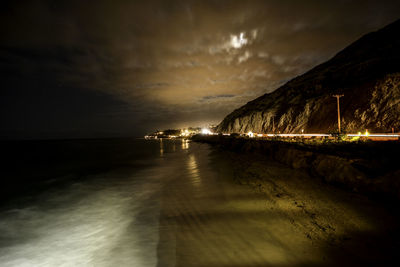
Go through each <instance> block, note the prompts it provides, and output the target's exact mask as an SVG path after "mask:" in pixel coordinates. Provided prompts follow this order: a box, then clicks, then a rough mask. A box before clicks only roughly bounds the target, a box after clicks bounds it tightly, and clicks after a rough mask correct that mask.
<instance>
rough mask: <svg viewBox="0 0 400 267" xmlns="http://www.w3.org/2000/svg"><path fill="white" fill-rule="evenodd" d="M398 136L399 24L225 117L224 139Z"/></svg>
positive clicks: (364, 40)
mask: <svg viewBox="0 0 400 267" xmlns="http://www.w3.org/2000/svg"><path fill="white" fill-rule="evenodd" d="M334 94H344V97H342V98H340V111H341V117H342V119H341V124H342V129H344V130H346V131H351V132H358V131H364V130H365V129H368V130H370V131H373V132H391V131H392V128H394V130H395V131H397V132H398V131H400V20H398V21H396V22H394V23H392V24H390V25H388V26H386V27H385V28H383V29H381V30H379V31H376V32H373V33H369V34H367V35H365V36H363V37H362V38H360V39H359V40H357V41H356V42H354V43H353V44H351V45H350V46H348V47H347V48H345V49H344V50H342V51H341V52H339V53H338V54H337V55H336V56H334V57H333V58H332V59H331V60H329V61H327V62H325V63H323V64H321V65H319V66H317V67H315V68H313V69H312V70H310V71H308V72H307V73H305V74H303V75H301V76H299V77H296V78H294V79H293V80H291V81H289V82H288V83H286V84H285V85H283V86H282V87H280V88H278V89H277V90H276V91H274V92H272V93H269V94H265V95H263V96H261V97H259V98H257V99H255V100H253V101H250V102H248V103H247V104H246V105H244V106H242V107H241V108H239V109H236V110H235V111H233V112H232V113H231V114H229V115H228V116H227V117H225V119H224V120H223V121H222V122H221V123H220V124H219V125H218V126H217V131H219V132H224V133H233V132H236V133H245V132H248V131H253V132H256V133H266V132H272V131H273V125H274V126H275V132H281V133H300V132H301V130H302V129H304V132H329V131H334V130H336V129H337V104H336V98H333V97H332V95H334Z"/></svg>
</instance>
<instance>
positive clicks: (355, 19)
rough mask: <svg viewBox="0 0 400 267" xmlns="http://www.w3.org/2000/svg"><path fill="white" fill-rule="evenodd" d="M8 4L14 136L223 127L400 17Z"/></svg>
mask: <svg viewBox="0 0 400 267" xmlns="http://www.w3.org/2000/svg"><path fill="white" fill-rule="evenodd" d="M3 2H4V1H3ZM3 2H2V7H1V9H0V71H1V89H0V90H1V98H0V105H1V106H0V111H1V117H0V125H1V131H0V137H8V138H10V137H11V138H21V137H22V138H48V137H55V138H59V137H101V136H129V135H133V136H137V135H142V134H144V133H146V132H152V131H154V130H156V129H164V128H174V127H185V126H197V125H198V126H204V125H207V124H209V123H214V124H217V123H218V122H220V121H221V120H222V119H223V117H224V116H226V115H227V114H228V113H230V112H231V111H232V110H233V109H235V108H238V107H240V106H242V105H243V104H245V103H246V102H248V101H250V100H252V99H254V98H256V97H258V96H260V95H262V94H264V93H267V92H272V91H273V90H275V89H276V88H277V87H279V86H280V85H282V84H283V83H285V82H286V81H288V80H290V79H291V78H293V77H295V76H297V75H299V74H302V73H304V72H305V71H307V70H308V69H310V68H312V67H313V66H315V65H317V64H319V63H322V62H324V61H326V60H327V59H329V58H331V57H332V56H333V55H334V54H336V53H337V52H338V51H339V50H341V49H343V48H344V47H346V46H347V45H348V44H350V43H351V42H353V41H355V40H356V39H358V38H359V37H361V36H362V35H363V34H365V33H368V32H370V31H373V30H377V29H379V28H381V27H383V26H385V25H387V24H388V23H391V22H393V21H394V20H396V19H398V18H400V15H399V14H400V4H399V2H398V1H383V0H381V1H368V0H364V1H361V0H360V1H350V0H346V1H344V0H334V1H319V0H318V1H295V0H293V1H289V0H287V1H282V0H280V1H221V0H218V1H217V0H215V1H190V0H184V1H171V0H168V1H167V0H165V1H149V0H146V1H128V0H121V1H99V0H98V1H45V0H42V1H9V2H5V3H3Z"/></svg>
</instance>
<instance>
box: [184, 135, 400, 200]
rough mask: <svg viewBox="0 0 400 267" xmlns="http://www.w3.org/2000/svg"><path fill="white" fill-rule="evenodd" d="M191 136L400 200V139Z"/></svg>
mask: <svg viewBox="0 0 400 267" xmlns="http://www.w3.org/2000/svg"><path fill="white" fill-rule="evenodd" d="M192 140H193V141H195V142H204V143H209V144H212V145H217V146H219V147H221V148H223V149H228V150H230V151H235V152H238V153H241V154H247V155H249V156H251V155H254V156H255V155H257V156H260V155H261V156H262V157H266V158H267V159H268V160H274V161H277V162H279V163H283V164H285V165H286V166H289V167H291V168H293V169H299V170H302V171H306V172H308V173H309V174H310V176H312V177H316V178H320V179H322V180H323V181H324V182H326V183H329V184H333V185H336V186H340V187H342V188H346V189H348V190H352V191H354V192H359V193H362V194H365V195H368V196H370V197H372V198H377V199H378V198H379V199H384V200H396V201H398V200H400V165H399V164H398V162H399V158H400V155H399V152H398V151H400V142H357V143H352V142H344V143H343V142H326V143H323V142H318V143H316V142H315V143H313V142H306V143H304V142H287V141H280V140H262V139H251V138H234V137H227V136H201V135H198V136H194V137H193V138H192ZM255 160H257V159H256V157H255Z"/></svg>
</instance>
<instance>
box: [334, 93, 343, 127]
mask: <svg viewBox="0 0 400 267" xmlns="http://www.w3.org/2000/svg"><path fill="white" fill-rule="evenodd" d="M342 96H344V95H333V97H336V100H337V120H338V128H339V133H340V103H339V98H341V97H342Z"/></svg>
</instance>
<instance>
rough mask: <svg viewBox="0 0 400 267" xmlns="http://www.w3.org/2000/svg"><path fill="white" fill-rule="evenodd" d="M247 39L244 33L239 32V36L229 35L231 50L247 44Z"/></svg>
mask: <svg viewBox="0 0 400 267" xmlns="http://www.w3.org/2000/svg"><path fill="white" fill-rule="evenodd" d="M247 42H248V39H247V38H245V36H244V33H243V32H241V33H240V35H239V36H237V35H231V46H232V47H233V48H241V47H242V46H244V45H245V44H247Z"/></svg>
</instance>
